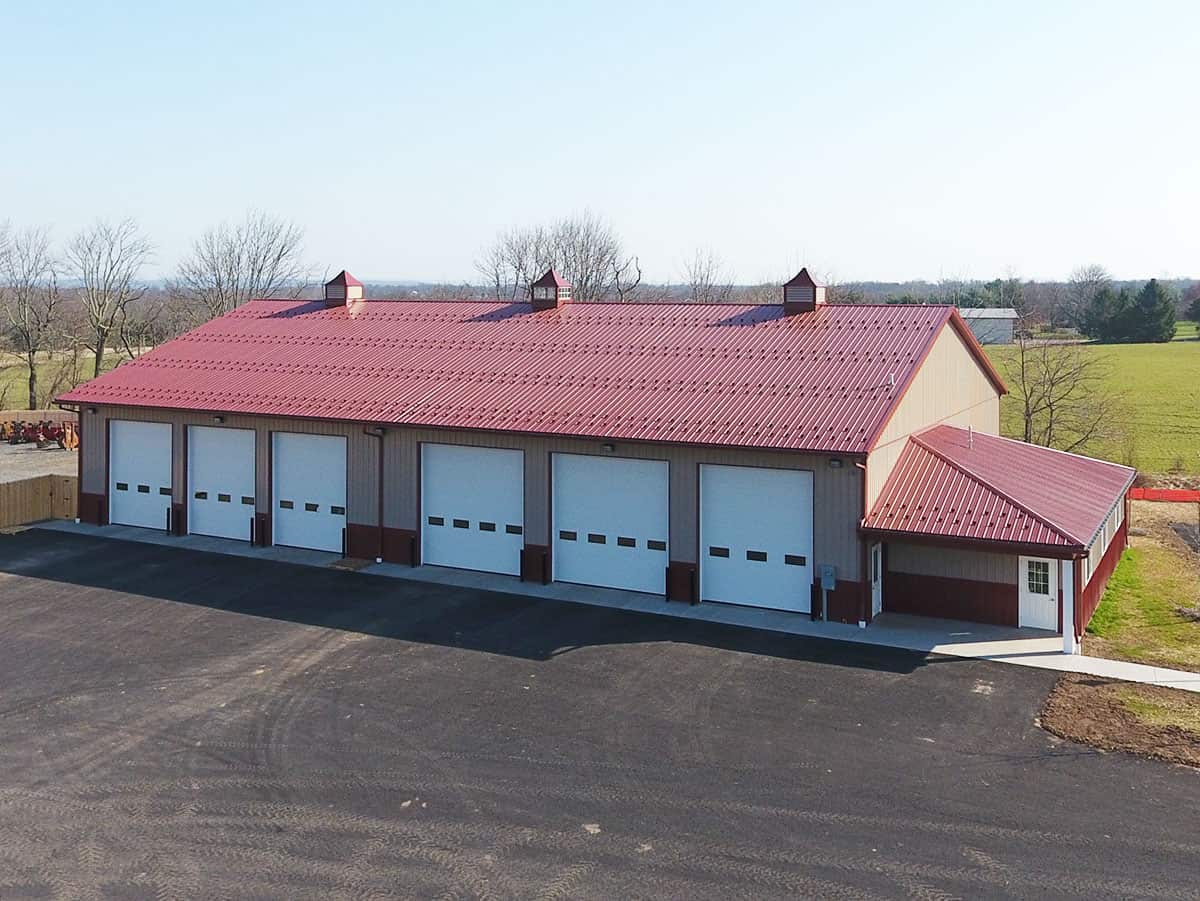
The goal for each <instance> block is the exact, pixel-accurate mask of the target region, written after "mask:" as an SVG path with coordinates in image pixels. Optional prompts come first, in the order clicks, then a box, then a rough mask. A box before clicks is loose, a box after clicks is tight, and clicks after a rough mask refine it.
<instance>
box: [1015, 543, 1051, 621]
mask: <svg viewBox="0 0 1200 901" xmlns="http://www.w3.org/2000/svg"><path fill="white" fill-rule="evenodd" d="M1017 559H1018V564H1017V566H1018V568H1017V625H1019V626H1023V627H1028V628H1031V629H1047V630H1049V631H1051V632H1057V631H1058V584H1059V575H1058V561H1057V560H1055V559H1052V558H1049V557H1018V558H1017ZM1030 564H1039V565H1040V564H1045V568H1046V581H1045V583H1044V586H1045V589H1046V590H1045V591H1044V592H1043V591H1041V590H1040V586H1039V590H1033V589H1032V588H1031V585H1032V582H1031V578H1030Z"/></svg>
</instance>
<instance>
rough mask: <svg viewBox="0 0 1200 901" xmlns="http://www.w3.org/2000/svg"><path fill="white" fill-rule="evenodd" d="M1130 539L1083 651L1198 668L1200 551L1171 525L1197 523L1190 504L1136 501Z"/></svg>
mask: <svg viewBox="0 0 1200 901" xmlns="http://www.w3.org/2000/svg"><path fill="white" fill-rule="evenodd" d="M1133 511H1134V512H1133V514H1132V516H1131V523H1132V525H1133V526H1134V529H1135V531H1137V532H1140V533H1143V534H1138V535H1135V536H1133V537H1132V538H1131V543H1130V546H1129V548H1128V549H1127V550H1126V551H1125V553H1124V555H1123V556H1122V557H1121V562H1120V563H1119V564H1118V565H1117V569H1116V571H1115V572H1114V573H1113V576H1112V579H1110V580H1109V583H1108V588H1107V589H1106V590H1105V592H1104V597H1103V599H1101V601H1100V606H1099V607H1098V608H1097V609H1096V614H1095V616H1093V617H1092V621H1091V622H1090V623H1089V624H1088V627H1087V635H1085V636H1084V652H1085V653H1088V654H1095V655H1097V656H1101V657H1111V658H1114V659H1118V660H1133V661H1136V662H1138V663H1149V664H1155V665H1158V666H1167V667H1172V668H1175V669H1185V670H1200V622H1196V621H1194V620H1193V619H1190V618H1189V617H1188V616H1186V615H1183V614H1181V613H1180V610H1181V609H1189V608H1196V607H1197V606H1200V556H1198V555H1197V554H1196V553H1195V552H1194V551H1191V550H1190V549H1189V548H1188V547H1187V545H1186V544H1184V542H1183V540H1182V539H1180V538H1179V536H1178V535H1176V534H1175V533H1174V532H1173V531H1172V530H1171V523H1172V522H1174V521H1178V522H1184V523H1189V524H1194V523H1195V517H1196V508H1195V506H1194V505H1188V504H1153V503H1152V502H1149V501H1142V502H1134V504H1133Z"/></svg>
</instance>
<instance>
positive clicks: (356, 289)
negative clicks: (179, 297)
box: [325, 269, 363, 307]
mask: <svg viewBox="0 0 1200 901" xmlns="http://www.w3.org/2000/svg"><path fill="white" fill-rule="evenodd" d="M362 297H363V283H362V282H360V281H359V280H358V279H356V278H355V277H354V276H353V275H351V274H350V273H349V272H347V271H346V270H345V269H343V270H342V271H341V272H339V273H338V274H337V275H335V276H334V277H333V278H331V279H330V280H329V281H327V282H326V283H325V306H327V307H344V306H345V305H346V301H348V300H362Z"/></svg>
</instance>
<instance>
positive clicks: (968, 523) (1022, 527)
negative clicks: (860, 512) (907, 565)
mask: <svg viewBox="0 0 1200 901" xmlns="http://www.w3.org/2000/svg"><path fill="white" fill-rule="evenodd" d="M1133 477H1134V470H1132V469H1130V468H1129V467H1127V466H1118V465H1117V464H1115V463H1106V462H1104V461H1102V460H1093V459H1091V458H1089V457H1081V456H1079V455H1077V454H1068V453H1064V452H1063V451H1057V450H1051V449H1049V448H1045V447H1038V446H1037V445H1033V444H1026V443H1024V442H1022V441H1014V440H1012V439H1010V438H999V437H997V436H995V435H982V434H980V433H978V432H976V433H974V434H972V433H970V432H968V431H967V430H966V429H960V428H955V427H953V426H946V425H941V426H935V427H933V428H932V429H928V430H927V431H924V432H921V433H920V434H918V435H912V436H910V437H909V439H908V443H907V444H906V445H905V447H904V450H903V451H902V452H901V454H900V459H899V460H898V461H897V463H896V467H895V469H893V470H892V474H891V476H890V477H889V478H888V480H887V483H886V484H885V485H884V486H883V490H882V491H881V492H880V495H879V498H878V500H876V502H875V506H874V508H873V509H872V510H871V512H870V514H869V515H868V516H867V518H866V519H865V520H864V522H863V528H864V529H866V530H868V531H875V532H899V533H908V534H912V535H920V536H925V537H938V538H947V539H965V540H974V541H993V542H1013V543H1019V544H1033V545H1046V546H1051V547H1060V548H1070V549H1076V550H1079V549H1084V548H1087V547H1088V546H1089V545H1090V544H1091V543H1092V540H1093V539H1094V538H1095V536H1096V533H1097V532H1099V531H1100V527H1101V526H1103V525H1104V520H1105V518H1106V517H1107V516H1108V514H1109V512H1110V511H1111V510H1112V508H1113V506H1114V505H1115V504H1116V503H1117V502H1118V501H1120V500H1121V498H1122V497H1123V496H1124V495H1125V492H1126V491H1127V490H1128V488H1129V486H1130V484H1131V483H1132V482H1133Z"/></svg>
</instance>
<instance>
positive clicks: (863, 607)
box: [854, 460, 882, 629]
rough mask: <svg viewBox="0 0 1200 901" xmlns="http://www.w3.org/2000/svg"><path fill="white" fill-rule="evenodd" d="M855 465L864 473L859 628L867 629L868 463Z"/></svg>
mask: <svg viewBox="0 0 1200 901" xmlns="http://www.w3.org/2000/svg"><path fill="white" fill-rule="evenodd" d="M854 465H855V466H857V467H858V469H859V471H860V472H862V518H861V519H859V521H858V527H859V530H860V531H859V533H858V584H859V592H858V627H859V628H860V629H865V628H866V627H867V624H868V623H869V622H871V579H870V573H871V569H870V566H871V563H870V561H869V560H868V559H867V542H866V541H864V540H863V537H862V531H861V529H862V527H863V526H864V525H865V524H866V522H867V461H866V460H855V461H854ZM880 578H882V575H881V576H880Z"/></svg>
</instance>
